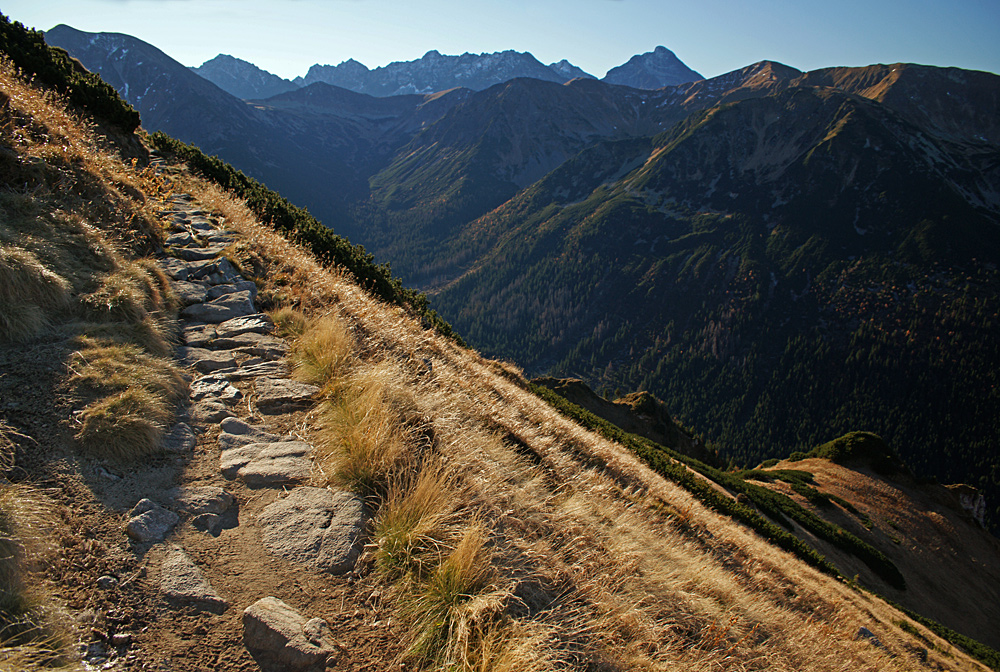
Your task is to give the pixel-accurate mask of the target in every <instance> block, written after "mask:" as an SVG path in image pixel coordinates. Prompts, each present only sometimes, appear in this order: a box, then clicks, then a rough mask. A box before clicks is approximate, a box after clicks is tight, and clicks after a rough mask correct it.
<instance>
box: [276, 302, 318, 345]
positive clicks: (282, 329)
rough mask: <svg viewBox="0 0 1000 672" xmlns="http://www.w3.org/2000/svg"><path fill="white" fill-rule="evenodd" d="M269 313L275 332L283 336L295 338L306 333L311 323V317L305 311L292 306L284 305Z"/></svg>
mask: <svg viewBox="0 0 1000 672" xmlns="http://www.w3.org/2000/svg"><path fill="white" fill-rule="evenodd" d="M268 315H270V316H271V320H272V321H273V322H274V331H275V334H276V335H278V336H280V337H282V338H289V339H292V340H295V339H297V338H299V337H300V336H302V334H304V333H305V331H306V328H307V327H308V325H309V319H308V318H307V317H306V316H305V313H303V312H302V311H301V310H296V309H295V308H292V307H291V306H282V307H281V308H278V309H277V310H273V311H271V312H270V313H268Z"/></svg>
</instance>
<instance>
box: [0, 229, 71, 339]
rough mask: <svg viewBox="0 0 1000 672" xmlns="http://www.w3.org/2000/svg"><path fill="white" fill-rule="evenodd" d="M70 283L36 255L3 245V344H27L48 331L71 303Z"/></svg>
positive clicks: (0, 312)
mask: <svg viewBox="0 0 1000 672" xmlns="http://www.w3.org/2000/svg"><path fill="white" fill-rule="evenodd" d="M69 289H70V286H69V282H68V281H67V280H66V279H65V278H63V277H61V276H60V275H59V274H57V273H54V272H53V271H51V270H49V269H48V268H46V267H45V266H44V265H43V264H42V263H41V262H39V261H38V259H37V258H36V257H35V255H34V254H32V253H31V252H29V251H28V250H24V249H21V248H18V247H13V246H11V247H4V246H0V342H2V341H15V342H16V341H26V340H30V339H32V338H35V337H37V336H38V335H39V334H40V333H42V332H43V331H45V330H46V329H47V328H48V326H49V324H50V320H51V318H52V315H53V314H54V313H55V312H56V311H58V310H61V309H63V308H65V307H66V305H67V304H68V303H69Z"/></svg>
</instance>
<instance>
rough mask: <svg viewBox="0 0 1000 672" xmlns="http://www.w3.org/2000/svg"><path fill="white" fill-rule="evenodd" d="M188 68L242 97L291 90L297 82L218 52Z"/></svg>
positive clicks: (226, 90)
mask: <svg viewBox="0 0 1000 672" xmlns="http://www.w3.org/2000/svg"><path fill="white" fill-rule="evenodd" d="M191 71H192V72H194V73H196V74H198V75H200V76H201V77H204V78H205V79H207V80H208V81H210V82H212V83H213V84H215V85H216V86H217V87H219V88H220V89H222V90H223V91H225V92H226V93H228V94H230V95H232V96H236V97H237V98H242V99H244V100H257V99H260V98H270V97H271V96H276V95H278V94H279V93H285V92H287V91H294V90H295V89H297V88H299V87H298V86H297V85H295V84H293V83H292V82H290V81H288V80H287V79H282V78H281V77H278V76H277V75H272V74H271V73H270V72H267V71H266V70H262V69H260V68H258V67H257V66H256V65H254V64H253V63H249V62H247V61H244V60H243V59H240V58H234V57H232V56H230V55H228V54H219V55H218V56H216V57H215V58H213V59H211V60H208V61H205V62H204V63H202V64H201V65H199V66H198V67H196V68H194V67H192V68H191Z"/></svg>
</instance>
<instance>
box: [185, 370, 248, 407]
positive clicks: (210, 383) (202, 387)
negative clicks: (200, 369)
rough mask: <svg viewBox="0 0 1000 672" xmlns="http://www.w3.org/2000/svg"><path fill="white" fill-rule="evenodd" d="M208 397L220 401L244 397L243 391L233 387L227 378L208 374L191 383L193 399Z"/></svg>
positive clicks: (198, 399)
mask: <svg viewBox="0 0 1000 672" xmlns="http://www.w3.org/2000/svg"><path fill="white" fill-rule="evenodd" d="M206 397H212V398H214V399H216V400H218V401H236V400H238V399H242V398H243V393H242V392H240V391H239V390H238V389H236V388H235V387H233V386H232V385H231V384H230V382H229V381H228V380H226V379H225V378H219V377H216V376H214V375H208V376H202V377H201V378H198V379H197V380H195V381H194V382H193V383H191V400H192V401H200V400H202V399H205V398H206Z"/></svg>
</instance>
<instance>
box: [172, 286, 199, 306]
mask: <svg viewBox="0 0 1000 672" xmlns="http://www.w3.org/2000/svg"><path fill="white" fill-rule="evenodd" d="M170 286H171V287H173V290H174V293H175V294H177V298H179V299H180V300H181V304H183V305H185V306H190V305H191V304H193V303H203V302H204V301H207V300H208V298H207V297H208V287H206V286H205V285H203V284H201V283H200V282H188V281H187V280H174V281H173V282H172V283H171V285H170Z"/></svg>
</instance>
